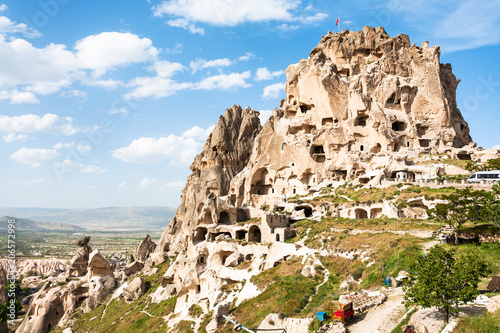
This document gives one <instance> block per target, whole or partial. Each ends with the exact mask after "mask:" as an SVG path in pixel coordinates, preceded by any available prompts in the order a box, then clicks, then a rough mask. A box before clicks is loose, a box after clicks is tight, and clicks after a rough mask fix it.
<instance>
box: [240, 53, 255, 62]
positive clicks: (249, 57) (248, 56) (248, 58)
mask: <svg viewBox="0 0 500 333" xmlns="http://www.w3.org/2000/svg"><path fill="white" fill-rule="evenodd" d="M253 58H255V54H253V53H252V52H247V53H245V55H242V56H241V57H239V58H238V60H239V61H248V60H250V59H253Z"/></svg>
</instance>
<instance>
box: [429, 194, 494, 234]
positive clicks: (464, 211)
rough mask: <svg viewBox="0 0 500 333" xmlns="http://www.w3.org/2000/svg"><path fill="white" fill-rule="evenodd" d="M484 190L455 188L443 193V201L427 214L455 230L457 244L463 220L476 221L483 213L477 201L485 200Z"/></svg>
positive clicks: (482, 201)
mask: <svg viewBox="0 0 500 333" xmlns="http://www.w3.org/2000/svg"><path fill="white" fill-rule="evenodd" d="M483 192H485V191H474V190H472V189H471V188H470V187H468V188H466V189H459V190H458V189H457V190H456V191H455V193H453V194H450V195H444V196H443V198H442V199H443V200H445V201H446V202H445V203H441V204H438V205H436V207H435V208H433V209H430V210H429V211H428V212H427V214H428V215H429V217H430V218H434V219H436V220H438V221H441V222H444V223H447V224H448V225H449V226H450V227H451V228H453V229H454V230H455V244H458V233H459V232H460V228H461V226H462V225H463V224H464V223H465V222H478V221H480V220H481V216H483V213H482V211H481V209H480V207H479V206H478V204H479V203H484V202H486V201H485V199H484V193H483Z"/></svg>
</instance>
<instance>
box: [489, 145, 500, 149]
mask: <svg viewBox="0 0 500 333" xmlns="http://www.w3.org/2000/svg"><path fill="white" fill-rule="evenodd" d="M491 148H493V149H500V145H495V146H493V147H491Z"/></svg>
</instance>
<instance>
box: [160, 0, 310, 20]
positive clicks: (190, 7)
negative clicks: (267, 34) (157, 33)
mask: <svg viewBox="0 0 500 333" xmlns="http://www.w3.org/2000/svg"><path fill="white" fill-rule="evenodd" d="M299 3H300V1H296V0H253V1H243V0H233V1H228V0H169V1H164V2H163V3H161V4H160V5H158V6H156V7H154V8H153V9H154V10H155V11H154V15H155V16H160V17H161V16H163V15H169V16H174V17H180V18H182V19H183V20H185V21H186V22H203V23H210V24H215V25H222V26H235V25H238V24H240V23H244V22H266V21H273V20H278V21H282V20H291V19H292V18H293V14H292V11H293V10H295V9H297V7H298V5H299Z"/></svg>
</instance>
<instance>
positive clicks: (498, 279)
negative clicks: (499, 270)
mask: <svg viewBox="0 0 500 333" xmlns="http://www.w3.org/2000/svg"><path fill="white" fill-rule="evenodd" d="M487 288H488V291H495V290H498V289H500V276H494V277H493V278H492V279H491V281H490V282H489V283H488V287H487Z"/></svg>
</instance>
